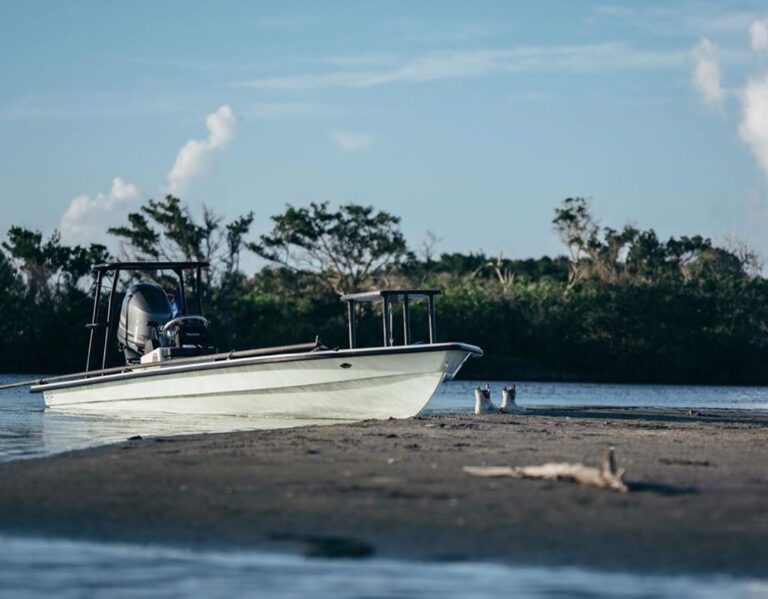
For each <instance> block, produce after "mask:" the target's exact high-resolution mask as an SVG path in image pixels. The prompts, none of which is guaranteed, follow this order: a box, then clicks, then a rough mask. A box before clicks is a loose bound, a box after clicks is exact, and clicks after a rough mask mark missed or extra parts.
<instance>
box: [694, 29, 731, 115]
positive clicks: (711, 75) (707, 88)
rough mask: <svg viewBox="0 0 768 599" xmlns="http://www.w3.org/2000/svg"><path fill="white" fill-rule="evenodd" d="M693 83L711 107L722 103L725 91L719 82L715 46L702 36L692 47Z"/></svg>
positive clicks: (718, 64)
mask: <svg viewBox="0 0 768 599" xmlns="http://www.w3.org/2000/svg"><path fill="white" fill-rule="evenodd" d="M692 55H693V62H694V65H693V75H692V78H693V85H694V87H695V88H696V90H697V91H698V92H699V94H701V97H702V99H703V100H704V102H705V103H706V104H707V105H708V106H710V107H713V108H716V107H720V106H722V104H723V99H724V98H725V93H724V91H723V86H722V83H721V78H722V73H721V69H720V58H719V55H718V48H717V46H716V45H715V44H714V43H713V42H712V41H711V40H709V39H707V38H703V39H702V40H701V41H699V43H698V44H697V45H696V47H695V48H694V49H693V53H692Z"/></svg>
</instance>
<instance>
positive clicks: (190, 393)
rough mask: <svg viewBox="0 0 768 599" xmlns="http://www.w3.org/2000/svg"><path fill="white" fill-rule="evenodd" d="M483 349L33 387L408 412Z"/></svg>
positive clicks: (205, 406)
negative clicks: (470, 357) (471, 356)
mask: <svg viewBox="0 0 768 599" xmlns="http://www.w3.org/2000/svg"><path fill="white" fill-rule="evenodd" d="M479 353H481V352H480V350H479V349H478V348H476V347H473V346H468V345H464V344H447V343H446V344H435V345H430V346H409V347H390V348H379V349H376V350H341V351H323V352H311V353H307V354H299V355H296V354H286V355H282V356H268V357H256V358H243V359H234V360H228V361H224V362H216V363H203V364H193V365H179V366H174V365H169V366H162V367H158V368H157V369H147V370H144V371H136V372H132V373H119V374H114V375H105V376H99V377H94V378H90V379H84V380H79V381H67V382H65V383H48V384H43V385H38V386H37V387H33V389H32V390H33V391H39V392H42V393H43V395H44V397H45V403H46V406H47V407H49V408H76V409H78V410H81V409H82V410H100V411H139V412H147V411H155V412H169V413H184V414H190V413H192V414H227V415H243V416H258V417H266V418H286V417H288V418H331V419H355V420H358V419H368V418H407V417H410V416H414V415H416V414H417V413H418V412H419V411H420V410H421V409H422V408H423V407H424V406H425V405H426V404H427V402H428V401H429V399H430V398H431V397H432V395H433V394H434V392H435V390H436V389H437V387H438V386H439V385H440V383H441V382H442V381H443V380H444V379H445V378H451V377H453V375H454V374H455V373H456V372H457V371H458V370H459V368H460V367H461V365H462V364H463V363H464V361H465V360H466V359H467V358H468V357H469V356H470V355H473V354H479Z"/></svg>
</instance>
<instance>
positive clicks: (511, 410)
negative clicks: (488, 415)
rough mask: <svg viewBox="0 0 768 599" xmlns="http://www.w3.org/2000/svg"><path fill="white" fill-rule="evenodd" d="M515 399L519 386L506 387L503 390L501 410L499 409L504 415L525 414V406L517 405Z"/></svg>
mask: <svg viewBox="0 0 768 599" xmlns="http://www.w3.org/2000/svg"><path fill="white" fill-rule="evenodd" d="M515 397H517V386H516V385H512V386H511V387H509V388H508V387H507V386H506V385H504V388H503V389H502V390H501V408H499V411H500V412H501V413H502V414H521V413H522V412H525V408H524V407H523V406H518V405H517V404H516V403H515Z"/></svg>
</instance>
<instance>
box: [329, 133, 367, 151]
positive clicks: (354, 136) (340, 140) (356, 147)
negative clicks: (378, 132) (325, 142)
mask: <svg viewBox="0 0 768 599" xmlns="http://www.w3.org/2000/svg"><path fill="white" fill-rule="evenodd" d="M331 139H332V140H333V141H334V142H335V143H336V145H337V146H339V147H340V148H341V149H342V150H344V151H345V152H360V151H362V150H365V149H367V148H369V147H370V146H371V145H372V144H373V143H374V142H375V141H376V136H375V135H370V134H369V133H354V132H352V131H334V132H333V133H331Z"/></svg>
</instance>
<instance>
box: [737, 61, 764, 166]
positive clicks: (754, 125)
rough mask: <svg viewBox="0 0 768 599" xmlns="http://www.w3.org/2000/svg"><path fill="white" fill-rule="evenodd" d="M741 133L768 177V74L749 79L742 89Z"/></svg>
mask: <svg viewBox="0 0 768 599" xmlns="http://www.w3.org/2000/svg"><path fill="white" fill-rule="evenodd" d="M741 107H742V114H741V124H740V125H739V134H740V135H741V138H742V139H743V140H744V141H745V142H746V143H747V145H748V146H749V148H750V149H751V150H752V153H753V154H754V155H755V158H756V159H757V163H758V165H759V166H760V168H761V169H762V170H763V172H764V173H765V176H766V177H768V74H763V75H762V76H760V77H756V78H753V79H750V80H749V81H747V84H746V85H745V86H744V89H743V90H742V91H741Z"/></svg>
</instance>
